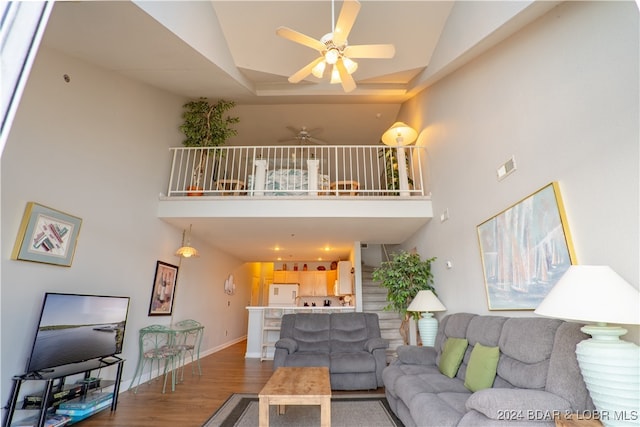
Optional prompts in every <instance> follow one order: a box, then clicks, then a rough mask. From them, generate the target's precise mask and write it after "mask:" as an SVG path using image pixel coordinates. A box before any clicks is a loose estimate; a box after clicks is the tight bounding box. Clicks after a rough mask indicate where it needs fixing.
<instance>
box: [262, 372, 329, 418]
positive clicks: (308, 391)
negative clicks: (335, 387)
mask: <svg viewBox="0 0 640 427" xmlns="http://www.w3.org/2000/svg"><path fill="white" fill-rule="evenodd" d="M258 399H259V402H260V409H259V416H258V420H259V421H258V423H259V425H260V427H269V406H270V405H278V414H280V415H281V414H284V411H285V405H320V426H322V427H330V426H331V382H330V380H329V368H321V367H308V368H298V367H282V368H278V369H276V371H275V372H274V373H273V375H272V376H271V378H269V381H267V383H266V384H265V386H264V387H263V388H262V390H261V391H260V393H258Z"/></svg>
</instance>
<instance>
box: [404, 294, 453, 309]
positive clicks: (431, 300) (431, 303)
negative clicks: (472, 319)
mask: <svg viewBox="0 0 640 427" xmlns="http://www.w3.org/2000/svg"><path fill="white" fill-rule="evenodd" d="M446 309H447V308H446V307H445V306H444V305H443V304H442V303H441V302H440V300H439V299H438V297H437V296H436V295H435V294H434V293H433V291H425V290H422V291H419V292H418V294H417V295H416V296H415V298H414V299H413V301H411V304H409V307H407V311H419V312H421V313H424V312H428V311H445V310H446Z"/></svg>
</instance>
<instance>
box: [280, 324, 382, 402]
mask: <svg viewBox="0 0 640 427" xmlns="http://www.w3.org/2000/svg"><path fill="white" fill-rule="evenodd" d="M388 346H389V343H388V342H387V340H385V339H383V338H381V336H380V325H379V322H378V315H377V314H375V313H295V314H285V315H284V316H282V325H281V329H280V339H279V340H278V341H277V342H276V345H275V347H276V350H275V354H274V359H273V368H274V370H275V369H277V368H279V367H281V366H324V367H327V368H329V373H330V376H331V389H332V390H370V389H376V388H378V387H382V385H383V382H382V370H383V369H384V368H385V367H386V364H387V363H386V348H387V347H388Z"/></svg>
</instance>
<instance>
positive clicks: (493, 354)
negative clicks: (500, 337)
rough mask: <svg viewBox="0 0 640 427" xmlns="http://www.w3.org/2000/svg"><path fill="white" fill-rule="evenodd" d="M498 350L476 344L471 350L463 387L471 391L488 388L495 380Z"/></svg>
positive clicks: (498, 356)
mask: <svg viewBox="0 0 640 427" xmlns="http://www.w3.org/2000/svg"><path fill="white" fill-rule="evenodd" d="M499 358H500V349H499V348H498V347H485V346H483V345H482V344H480V343H476V345H474V346H473V350H471V357H469V364H468V365H467V373H466V374H465V378H464V386H465V387H466V388H468V389H469V390H471V391H478V390H482V389H485V388H490V387H491V386H492V385H493V380H494V379H495V378H496V369H497V368H498V359H499Z"/></svg>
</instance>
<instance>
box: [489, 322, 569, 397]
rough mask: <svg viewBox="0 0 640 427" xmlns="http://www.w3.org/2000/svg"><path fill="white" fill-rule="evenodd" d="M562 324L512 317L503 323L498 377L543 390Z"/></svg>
mask: <svg viewBox="0 0 640 427" xmlns="http://www.w3.org/2000/svg"><path fill="white" fill-rule="evenodd" d="M560 324H562V320H557V319H545V318H518V317H511V318H509V319H507V321H506V322H504V325H503V326H502V334H501V335H500V341H499V343H498V346H499V347H500V351H501V352H502V356H501V357H500V361H499V362H498V375H499V376H500V377H502V378H503V379H505V380H506V381H508V382H509V383H510V384H512V385H514V386H516V387H521V388H530V389H543V388H544V386H545V384H546V381H547V372H548V369H549V359H550V357H551V350H552V349H553V342H554V338H555V333H556V329H558V327H559V326H560Z"/></svg>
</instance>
